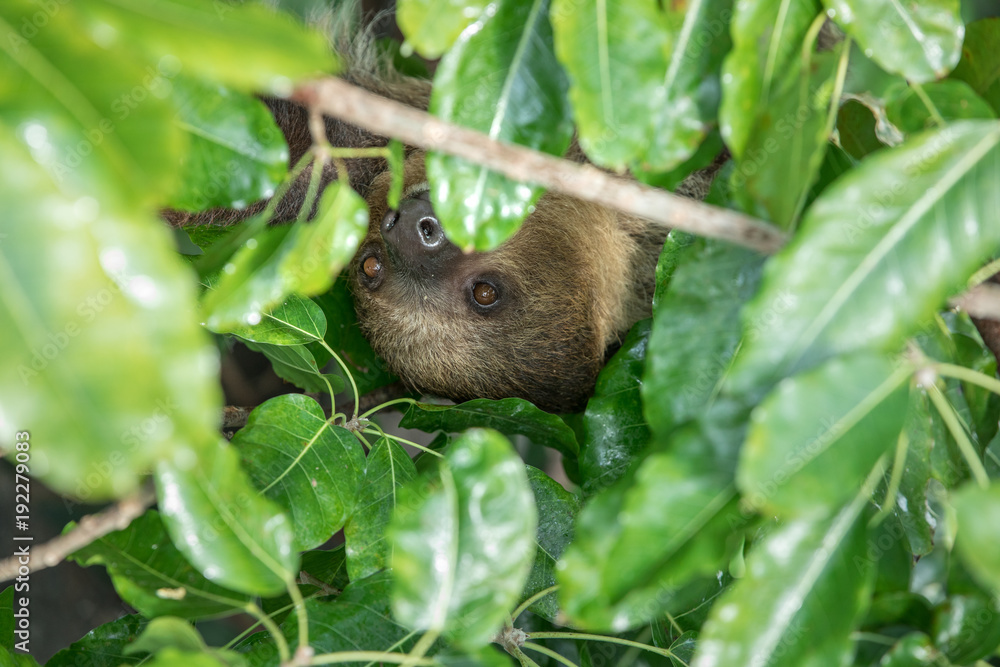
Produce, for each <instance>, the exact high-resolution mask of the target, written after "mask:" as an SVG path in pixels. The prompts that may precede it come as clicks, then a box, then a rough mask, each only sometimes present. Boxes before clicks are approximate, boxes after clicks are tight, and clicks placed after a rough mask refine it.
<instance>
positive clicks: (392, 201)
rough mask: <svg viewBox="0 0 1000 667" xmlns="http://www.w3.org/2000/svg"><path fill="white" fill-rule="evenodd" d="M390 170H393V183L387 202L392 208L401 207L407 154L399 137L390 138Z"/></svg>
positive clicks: (388, 159) (388, 158)
mask: <svg viewBox="0 0 1000 667" xmlns="http://www.w3.org/2000/svg"><path fill="white" fill-rule="evenodd" d="M387 162H388V163H389V171H390V172H392V183H391V184H390V186H389V194H388V195H387V196H386V203H387V204H388V205H389V208H391V209H398V208H399V200H400V198H401V197H402V196H403V185H404V182H405V180H404V179H405V177H406V173H405V171H404V169H405V164H406V155H405V153H404V152H403V144H402V143H401V142H400V141H399V140H397V139H390V140H389V155H388V157H387Z"/></svg>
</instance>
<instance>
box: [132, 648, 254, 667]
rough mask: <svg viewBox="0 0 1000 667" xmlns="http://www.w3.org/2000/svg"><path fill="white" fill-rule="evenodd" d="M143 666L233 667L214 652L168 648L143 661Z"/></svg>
mask: <svg viewBox="0 0 1000 667" xmlns="http://www.w3.org/2000/svg"><path fill="white" fill-rule="evenodd" d="M143 664H145V665H149V667H233V666H232V665H231V664H230V663H229V662H227V661H225V660H224V659H223V658H222V657H221V656H219V655H217V654H215V653H214V652H208V651H206V652H204V653H193V652H191V651H181V650H178V649H176V648H169V647H168V648H165V649H163V650H161V651H160V652H159V653H157V654H156V655H155V656H154V657H153V658H152V659H149V660H146V661H144V663H143ZM239 664H240V663H237V665H239Z"/></svg>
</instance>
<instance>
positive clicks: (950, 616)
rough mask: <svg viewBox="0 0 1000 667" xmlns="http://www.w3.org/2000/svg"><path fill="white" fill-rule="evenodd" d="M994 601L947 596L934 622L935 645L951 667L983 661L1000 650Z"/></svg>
mask: <svg viewBox="0 0 1000 667" xmlns="http://www.w3.org/2000/svg"><path fill="white" fill-rule="evenodd" d="M995 600H996V598H995V596H993V595H988V594H985V593H980V592H977V593H975V594H971V595H950V596H949V597H948V599H947V600H946V601H945V603H944V604H942V605H940V607H939V608H938V610H937V615H936V616H935V618H934V629H935V633H934V644H935V646H936V647H937V648H938V649H939V650H940V651H941V652H942V653H944V655H945V656H946V657H947V658H948V660H950V661H951V662H952V663H953V664H956V665H972V664H976V661H978V660H986V659H988V658H989V657H990V656H992V655H994V654H995V653H996V649H997V647H998V646H1000V616H997V613H996V601H995Z"/></svg>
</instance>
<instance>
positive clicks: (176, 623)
mask: <svg viewBox="0 0 1000 667" xmlns="http://www.w3.org/2000/svg"><path fill="white" fill-rule="evenodd" d="M165 648H176V649H180V650H181V651H192V652H199V651H204V650H206V649H207V648H208V646H207V645H206V644H205V640H204V639H202V637H201V635H200V634H198V631H197V630H195V629H194V626H192V625H191V624H190V623H188V622H187V621H185V620H183V619H180V618H176V617H171V616H167V617H164V618H157V619H153V620H152V621H150V623H149V624H148V625H147V626H146V627H145V628H144V629H143V631H142V634H141V635H139V638H138V639H136V640H135V641H134V642H132V643H131V644H130V645H129V646H127V647H126V648H125V652H126V653H128V654H129V655H131V654H133V653H158V652H159V651H161V650H162V649H165Z"/></svg>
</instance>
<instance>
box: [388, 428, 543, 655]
mask: <svg viewBox="0 0 1000 667" xmlns="http://www.w3.org/2000/svg"><path fill="white" fill-rule="evenodd" d="M536 519H537V517H536V510H535V506H534V503H533V499H532V496H531V489H530V487H529V486H528V480H527V476H526V474H525V470H524V464H523V463H521V460H520V459H519V458H518V456H517V454H516V453H515V452H514V451H513V449H512V448H511V446H510V443H509V442H507V440H506V439H505V438H504V437H503V436H501V435H500V434H498V433H496V432H494V431H488V430H479V429H473V430H470V431H467V432H466V433H465V435H463V436H462V437H461V438H459V439H458V440H456V441H455V442H454V444H453V445H452V446H451V448H450V449H449V451H448V454H447V457H446V459H445V460H444V461H443V462H442V464H441V466H440V467H439V469H438V471H437V475H436V476H435V477H433V478H432V479H431V480H430V483H429V485H428V484H427V482H426V481H423V483H420V484H415V485H411V486H408V487H405V488H404V489H403V492H402V493H401V495H400V500H399V503H398V505H397V507H396V514H395V517H394V519H393V522H392V524H390V531H389V541H390V543H391V545H392V547H393V556H392V569H393V573H394V584H395V585H394V587H393V609H394V612H395V617H396V618H398V619H399V620H400V621H402V622H403V623H405V624H406V625H408V626H410V627H412V628H415V629H427V628H433V629H438V630H444V631H446V632H447V633H448V635H449V637H450V639H451V640H452V641H453V642H454V643H456V644H457V645H458V646H461V647H465V648H476V647H478V646H483V645H485V644H486V643H487V642H488V641H489V640H490V637H492V635H493V633H494V632H496V630H497V628H498V627H499V626H500V624H501V622H502V621H503V618H504V615H505V614H506V613H507V612H508V611H509V610H510V609H511V608H512V607H513V604H514V603H515V602H516V601H517V598H518V596H519V595H520V594H521V591H522V589H523V586H524V582H525V579H526V577H527V575H528V571H529V569H530V568H531V562H532V559H533V557H534V549H535V540H534V536H535V526H536Z"/></svg>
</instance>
